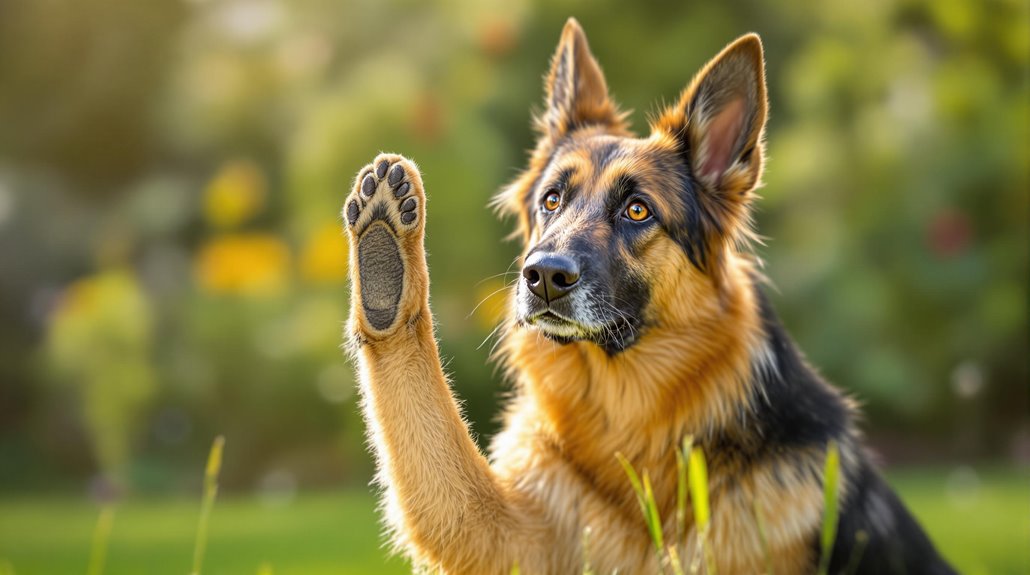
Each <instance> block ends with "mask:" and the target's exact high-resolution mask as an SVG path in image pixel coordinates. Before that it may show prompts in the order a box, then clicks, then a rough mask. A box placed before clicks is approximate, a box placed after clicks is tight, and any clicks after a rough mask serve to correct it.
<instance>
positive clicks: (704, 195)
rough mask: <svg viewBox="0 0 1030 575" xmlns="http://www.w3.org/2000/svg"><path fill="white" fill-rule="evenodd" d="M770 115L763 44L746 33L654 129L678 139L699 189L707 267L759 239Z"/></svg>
mask: <svg viewBox="0 0 1030 575" xmlns="http://www.w3.org/2000/svg"><path fill="white" fill-rule="evenodd" d="M767 115H768V103H767V99H766V89H765V58H764V56H763V53H762V42H761V40H760V39H759V37H758V36H757V35H756V34H747V35H745V36H741V37H740V38H738V39H737V40H735V41H734V42H732V43H731V44H729V45H728V46H727V47H726V48H724V49H723V51H722V52H720V53H719V55H718V56H716V57H715V58H713V59H712V60H711V61H710V62H708V64H706V65H705V67H704V68H702V69H701V71H700V72H698V74H697V75H696V76H694V79H693V80H692V81H691V83H690V85H689V86H688V87H687V88H686V89H685V90H684V91H683V93H682V95H681V96H680V98H679V101H678V102H677V103H676V104H674V105H672V106H669V107H668V108H666V109H665V110H664V111H663V112H662V114H661V115H660V116H659V118H658V119H657V121H655V122H654V123H653V124H652V126H651V129H652V131H653V132H654V133H655V134H657V135H658V136H660V137H666V138H670V139H672V140H673V141H674V144H675V145H676V146H677V148H678V149H679V151H680V154H681V156H682V158H683V161H684V162H685V163H686V165H687V168H688V170H689V172H690V173H691V175H692V176H693V178H694V179H695V180H696V181H697V182H698V183H699V184H700V188H701V189H700V190H699V191H698V203H699V207H700V209H701V216H702V217H701V218H699V220H700V225H701V226H702V228H703V229H702V230H701V233H702V234H703V235H704V239H705V241H704V245H706V246H708V247H707V249H708V252H709V253H707V254H703V255H702V257H701V258H700V261H701V262H702V265H703V266H705V267H708V266H715V265H718V260H719V259H720V258H721V255H722V254H723V253H724V250H725V249H726V248H728V247H733V246H735V245H737V244H741V243H747V242H748V241H750V240H751V239H754V238H755V235H754V233H753V231H752V227H751V213H750V203H751V200H752V197H753V195H754V194H753V191H754V189H755V188H756V187H757V186H758V184H759V181H760V179H761V174H762V164H763V162H764V149H763V148H764V145H763V138H764V131H765V120H766V116H767ZM705 264H707V265H705Z"/></svg>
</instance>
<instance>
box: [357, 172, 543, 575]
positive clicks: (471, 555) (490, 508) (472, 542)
mask: <svg viewBox="0 0 1030 575" xmlns="http://www.w3.org/2000/svg"><path fill="white" fill-rule="evenodd" d="M343 215H344V219H345V221H346V227H347V230H348V231H349V234H350V239H351V256H350V262H351V282H352V283H351V285H352V290H351V314H350V324H349V330H350V334H351V336H352V338H353V340H354V344H355V347H356V355H357V359H358V362H359V377H360V380H361V391H362V396H363V399H364V412H365V418H366V420H367V422H368V426H369V429H370V435H371V443H372V444H373V446H374V449H375V451H376V456H377V458H378V465H379V474H380V481H381V482H382V483H383V484H384V486H385V488H386V497H387V502H386V503H387V505H386V507H387V515H388V517H387V519H388V521H389V523H390V527H391V528H392V529H393V530H394V532H395V534H396V539H397V542H398V543H399V544H400V545H402V546H403V547H405V548H406V550H407V551H408V552H409V554H411V555H412V556H413V558H414V559H415V560H416V561H418V562H421V563H428V564H429V565H430V566H434V567H442V568H443V569H444V570H445V571H447V572H452V573H484V574H485V573H508V572H510V570H511V568H512V566H513V565H514V564H515V563H519V564H520V565H521V567H522V569H523V571H527V567H530V566H531V565H532V564H536V567H537V568H536V569H534V570H533V572H538V571H550V570H551V568H550V567H547V566H546V565H544V564H542V563H538V561H539V560H540V559H541V558H542V556H543V554H541V553H537V552H536V551H539V549H534V547H536V546H537V543H535V542H543V541H545V540H546V538H547V534H546V531H547V530H546V528H544V527H543V526H542V525H541V524H540V522H538V521H535V520H534V519H533V516H534V515H535V514H534V513H532V512H531V511H530V510H529V508H528V506H527V505H519V504H517V503H515V502H514V501H513V496H512V495H510V494H508V493H506V492H505V490H504V489H503V488H502V487H501V486H500V485H499V484H498V482H497V481H496V480H495V478H494V477H493V475H492V474H491V471H490V468H489V465H488V463H487V461H486V459H485V458H484V457H483V455H482V454H481V453H480V452H479V450H478V448H477V447H476V445H475V443H474V442H473V441H472V438H471V437H470V436H469V432H468V428H467V426H466V424H465V422H464V420H463V419H462V417H461V415H460V412H459V410H458V406H457V403H456V402H455V400H454V397H453V396H452V394H451V390H450V387H449V385H448V383H447V380H446V378H445V377H444V375H443V371H442V369H441V367H440V359H439V354H438V352H437V347H436V340H435V339H434V337H433V318H432V315H431V314H430V311H429V299H428V291H429V275H428V270H427V268H426V259H425V249H424V247H423V229H424V226H425V194H424V191H423V187H422V178H421V175H420V174H419V172H418V169H417V168H416V167H415V165H414V164H413V163H412V162H410V161H408V160H406V159H404V158H402V157H400V156H396V155H391V154H381V155H380V156H378V157H377V158H376V159H375V160H374V161H373V162H372V163H371V164H369V165H368V166H366V167H365V168H363V169H362V170H361V171H360V172H359V173H358V178H357V182H356V183H355V187H354V191H353V192H352V193H351V195H350V197H348V198H347V201H346V204H345V205H344V212H343Z"/></svg>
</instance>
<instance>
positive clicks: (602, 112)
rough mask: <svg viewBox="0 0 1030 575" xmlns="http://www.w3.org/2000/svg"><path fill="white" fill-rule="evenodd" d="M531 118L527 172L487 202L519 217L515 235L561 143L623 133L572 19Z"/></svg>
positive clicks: (622, 116) (524, 229) (583, 37)
mask: <svg viewBox="0 0 1030 575" xmlns="http://www.w3.org/2000/svg"><path fill="white" fill-rule="evenodd" d="M534 116H535V117H534V121H533V124H534V127H535V128H536V131H537V144H536V148H535V149H534V150H533V152H532V155H531V157H530V166H529V169H528V170H526V171H525V172H523V173H522V174H521V175H519V177H518V178H516V179H515V181H513V182H512V183H510V184H509V185H507V186H505V187H504V188H503V189H502V190H501V191H500V192H499V193H498V194H497V195H496V196H495V197H494V199H493V201H492V202H491V205H492V206H493V207H494V208H495V209H496V210H497V211H498V212H501V213H503V214H518V215H519V230H517V231H516V234H518V233H519V232H520V231H521V232H522V233H527V232H528V225H529V221H528V213H527V211H526V206H527V203H526V202H527V199H528V195H529V193H530V192H531V191H532V188H533V186H534V184H535V182H536V180H537V178H538V177H539V175H540V173H541V172H542V171H543V170H544V168H545V167H546V165H547V161H548V160H549V159H550V157H551V154H552V153H553V151H554V149H555V147H556V146H557V144H558V143H559V142H561V140H562V139H564V138H566V137H568V136H569V135H570V134H571V133H573V132H575V131H576V130H578V129H581V128H586V127H591V126H600V127H602V128H604V129H605V130H607V131H609V132H611V133H616V134H625V133H627V132H626V129H627V127H626V121H625V118H626V114H625V113H623V112H620V111H619V107H618V105H617V104H616V103H615V102H614V101H613V100H612V99H611V97H610V96H609V95H608V85H607V83H605V81H604V74H603V73H602V72H601V67H600V65H598V63H597V60H596V59H595V58H594V55H593V54H592V53H591V52H590V45H589V44H588V43H587V37H586V34H584V33H583V29H582V28H581V27H580V25H579V22H577V21H576V19H575V18H569V20H568V21H567V22H566V23H565V28H564V29H563V30H562V33H561V39H560V40H559V41H558V48H557V49H556V50H555V52H554V56H553V57H552V58H551V69H550V71H549V72H548V73H547V76H546V78H545V79H544V111H543V113H540V114H535V115H534Z"/></svg>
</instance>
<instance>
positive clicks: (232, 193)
mask: <svg viewBox="0 0 1030 575" xmlns="http://www.w3.org/2000/svg"><path fill="white" fill-rule="evenodd" d="M265 194H266V186H265V175H264V174H263V173H262V172H261V168H259V167H258V166H257V165H255V164H254V163H253V162H250V161H247V160H234V161H232V162H229V163H227V164H225V165H224V166H222V168H221V169H220V170H219V171H218V173H217V174H215V177H214V178H213V179H212V180H211V183H210V184H208V186H207V190H205V192H204V217H205V218H206V219H207V221H208V222H209V223H210V224H211V225H213V226H215V227H218V228H231V227H235V226H238V225H240V224H242V223H243V222H245V221H247V220H249V219H250V218H252V217H254V215H256V214H257V213H258V212H260V211H261V209H262V208H264V206H265Z"/></svg>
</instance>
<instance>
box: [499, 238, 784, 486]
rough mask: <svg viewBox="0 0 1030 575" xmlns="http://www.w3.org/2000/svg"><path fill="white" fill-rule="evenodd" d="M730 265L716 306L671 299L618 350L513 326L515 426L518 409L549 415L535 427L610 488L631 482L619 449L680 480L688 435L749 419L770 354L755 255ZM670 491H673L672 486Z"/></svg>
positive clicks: (510, 358) (508, 352)
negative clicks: (678, 460)
mask: <svg viewBox="0 0 1030 575" xmlns="http://www.w3.org/2000/svg"><path fill="white" fill-rule="evenodd" d="M727 265H728V266H730V267H728V268H727V270H726V271H727V274H726V275H725V277H727V278H729V279H730V281H726V282H725V283H723V285H721V286H720V287H719V289H720V291H721V297H718V298H709V301H711V302H715V303H713V304H712V305H711V306H710V307H709V309H706V310H701V312H699V310H698V309H696V308H694V309H690V310H687V309H684V308H685V307H686V306H690V305H694V303H695V302H680V303H679V305H678V306H677V305H673V306H669V305H665V306H664V307H665V308H667V313H666V314H664V316H663V317H662V318H656V319H655V320H653V321H651V322H649V325H648V326H647V327H646V328H645V330H644V331H643V333H642V334H641V336H640V339H639V340H638V341H637V342H636V343H635V344H634V345H633V346H631V347H629V348H628V349H626V350H624V351H623V352H621V353H618V354H615V355H609V354H608V353H606V352H605V351H604V350H603V349H602V348H600V347H598V346H597V345H596V344H593V343H590V342H583V341H580V342H573V343H569V344H564V345H563V344H560V343H556V342H554V341H551V340H549V339H547V338H545V337H544V336H542V335H541V334H539V333H537V332H535V331H531V330H527V329H516V330H514V331H512V332H511V333H509V334H508V335H507V336H506V338H505V341H504V342H503V345H504V352H503V354H504V356H505V358H506V360H505V363H506V364H507V365H508V366H519V370H518V372H516V373H513V374H512V375H513V377H514V379H515V381H516V386H517V398H516V400H515V401H514V402H513V403H512V406H511V410H510V412H509V418H508V422H509V424H511V423H512V422H513V421H516V420H517V415H516V414H515V412H516V411H517V410H519V409H532V410H534V411H537V412H539V413H540V414H542V416H543V417H540V418H539V419H538V420H537V421H540V420H542V421H545V422H547V426H546V428H544V429H537V430H536V433H538V434H542V435H544V436H546V438H545V440H546V441H547V442H548V443H550V444H552V445H553V446H554V449H556V450H557V451H558V452H560V454H561V455H562V456H563V457H564V458H565V459H567V460H568V461H569V462H570V463H571V464H572V465H573V466H575V467H576V468H578V469H580V470H591V473H592V474H593V476H591V477H589V478H587V479H588V481H590V482H591V483H593V484H594V485H595V487H597V488H598V489H599V490H602V491H606V492H608V493H609V494H612V493H624V492H625V489H623V488H624V487H625V486H626V485H627V483H626V478H625V475H624V474H623V471H622V469H621V468H620V467H619V466H618V463H617V461H616V459H615V457H614V454H615V453H616V452H621V453H623V454H624V455H625V456H626V457H627V458H628V459H629V460H630V461H631V462H632V463H633V465H634V466H635V467H636V468H637V469H648V470H649V471H650V475H651V476H652V478H655V479H656V481H655V483H656V484H659V483H666V481H665V480H668V479H672V480H674V478H675V476H676V474H675V449H676V447H677V446H678V445H679V443H680V442H681V441H682V439H683V438H684V437H686V436H693V437H694V438H695V440H696V441H697V442H699V443H702V444H703V443H705V442H706V441H707V440H709V439H710V438H713V437H715V436H717V435H722V434H723V433H725V432H726V431H727V430H731V429H733V428H736V427H738V426H739V425H741V424H742V422H743V419H744V418H745V417H746V413H747V410H748V409H749V408H750V403H751V401H752V399H753V397H754V396H755V395H754V386H755V385H756V382H755V381H754V378H753V377H752V376H753V374H754V373H755V370H756V368H761V365H762V364H763V363H764V362H766V361H767V359H768V355H769V354H768V352H767V350H768V347H767V345H766V338H765V334H764V332H763V330H762V318H761V311H760V305H759V301H758V296H757V292H756V289H757V287H756V286H755V285H754V279H753V278H754V277H755V274H754V273H753V272H754V270H753V264H752V261H751V259H750V258H747V257H744V256H735V257H732V258H730V259H729V261H728V262H727ZM688 316H689V317H690V318H691V319H690V320H689V321H687V320H686V318H687V317H688ZM669 422H675V423H674V424H669ZM597 470H608V471H609V472H608V473H601V474H600V475H597ZM584 473H585V471H584ZM659 478H663V479H665V480H663V479H659ZM656 487H657V485H656ZM663 492H664V493H675V488H674V484H671V485H664V486H663Z"/></svg>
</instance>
